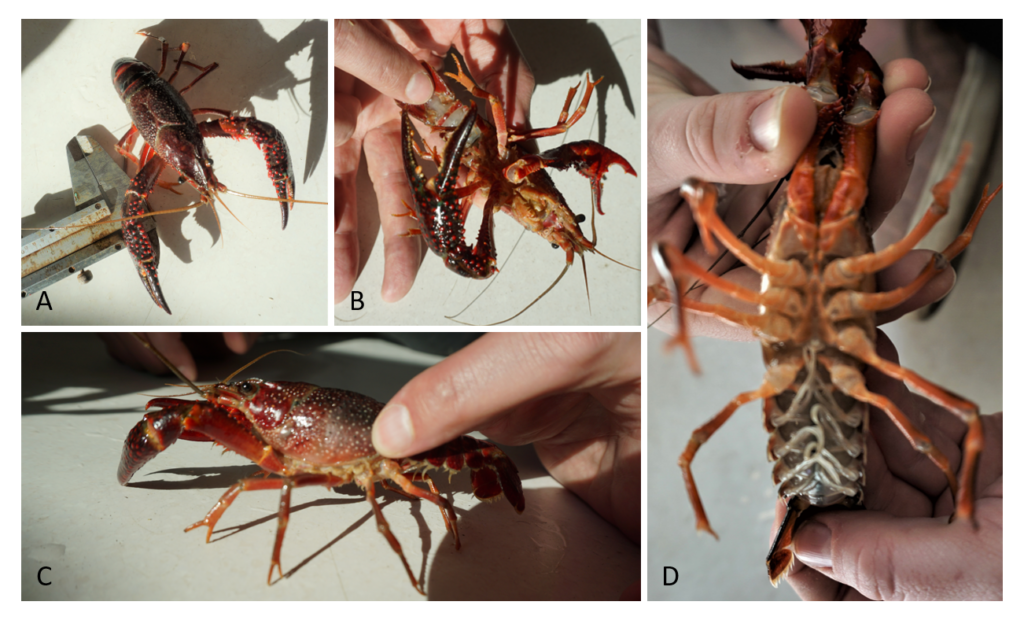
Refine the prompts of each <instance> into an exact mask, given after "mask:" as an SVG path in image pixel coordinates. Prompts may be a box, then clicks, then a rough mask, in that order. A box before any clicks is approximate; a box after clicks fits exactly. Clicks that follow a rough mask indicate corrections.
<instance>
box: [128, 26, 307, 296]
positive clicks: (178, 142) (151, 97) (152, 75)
mask: <svg viewBox="0 0 1024 620" xmlns="http://www.w3.org/2000/svg"><path fill="white" fill-rule="evenodd" d="M140 34H143V35H145V36H149V37H152V35H149V34H146V33H140ZM154 38H160V37H154ZM160 41H161V43H162V47H161V54H160V70H159V71H154V70H153V69H152V68H151V67H150V66H149V65H147V64H145V63H144V62H141V61H139V60H136V59H134V58H121V59H120V60H118V61H116V62H115V63H114V65H113V67H112V68H111V78H112V79H113V82H114V87H115V88H116V89H117V94H118V95H119V96H120V97H121V99H122V100H123V101H124V103H125V106H126V107H127V109H128V114H129V115H130V116H131V119H132V126H131V128H130V129H129V130H128V132H127V133H126V134H125V135H124V137H122V138H121V140H120V141H119V142H118V143H117V151H118V152H119V153H121V154H122V155H123V156H124V157H125V158H126V159H128V160H129V161H132V162H134V163H135V164H137V165H138V168H139V171H138V174H137V175H136V177H135V178H134V180H133V181H132V183H131V185H129V186H128V190H127V191H126V192H125V198H124V206H123V209H122V212H123V216H124V218H125V219H124V222H123V223H122V231H123V234H124V239H125V243H126V244H127V246H128V251H129V254H130V255H131V257H132V261H134V263H135V267H136V269H137V271H138V273H139V277H140V278H142V283H143V285H144V286H145V287H146V291H148V292H149V295H150V297H152V298H153V301H154V302H155V303H156V304H157V305H158V306H160V307H161V308H162V309H163V310H164V311H165V312H167V314H170V313H171V310H170V307H169V306H168V305H167V301H166V300H165V299H164V295H163V291H161V289H160V281H159V279H158V278H157V266H158V264H159V262H160V245H159V242H157V243H155V244H154V243H151V242H150V240H149V237H148V236H147V235H146V232H145V231H144V230H143V228H142V225H141V223H140V222H139V218H141V217H144V216H146V214H147V213H148V212H149V210H150V209H149V203H148V202H147V200H146V199H147V197H148V196H149V194H150V193H151V192H152V191H153V187H154V185H156V184H157V182H158V179H159V177H160V173H161V172H163V170H164V167H165V166H170V167H171V168H173V169H174V170H175V171H176V172H177V173H178V175H179V176H180V177H181V178H182V179H184V180H185V181H187V182H188V183H189V184H190V185H191V186H192V187H194V188H195V189H196V190H197V191H198V192H199V194H200V203H201V204H203V203H205V204H209V205H210V206H211V207H212V206H213V201H214V199H217V200H219V199H220V198H219V196H218V193H219V192H225V191H227V188H226V187H225V186H224V185H223V184H222V183H220V182H219V181H218V180H217V177H216V176H214V173H213V160H212V159H211V158H210V155H209V153H208V152H207V150H206V145H205V143H204V142H203V139H204V138H214V137H218V138H234V139H236V140H241V139H247V140H252V141H253V142H254V143H255V144H256V145H257V146H258V147H260V149H261V150H262V151H263V156H264V159H265V160H266V164H267V171H268V173H269V175H270V179H271V180H272V181H273V183H274V188H275V190H276V192H277V197H278V200H280V201H281V228H282V229H283V228H285V227H286V226H287V225H288V209H289V203H291V202H294V199H295V174H294V173H293V172H292V164H291V159H290V157H289V155H288V145H287V144H286V143H285V140H284V136H283V135H281V132H279V131H278V130H277V129H276V128H274V126H273V125H270V124H269V123H265V122H263V121H259V120H256V119H255V118H245V117H239V116H234V115H232V114H231V112H229V111H227V110H218V109H215V108H196V109H195V110H192V109H191V108H189V105H188V104H187V103H186V102H185V99H184V98H183V97H182V94H183V93H185V92H187V91H188V90H189V89H190V88H192V87H193V86H194V85H195V84H196V82H198V81H199V80H201V79H202V78H203V77H205V76H206V75H208V74H209V73H210V72H211V71H213V70H214V69H216V68H217V63H212V64H210V65H207V66H206V67H201V66H199V65H196V64H194V63H192V62H189V61H186V60H185V53H186V52H187V51H188V49H189V44H188V43H182V44H181V46H180V47H179V48H177V49H178V50H180V52H181V53H180V54H179V55H178V60H177V63H176V65H175V67H174V71H173V72H172V73H171V75H170V77H169V78H167V79H166V80H165V79H163V78H162V77H160V76H161V74H163V72H164V69H165V67H166V64H167V51H168V44H167V41H164V40H163V39H162V38H160ZM182 64H186V65H188V66H190V67H194V68H196V69H199V70H200V73H199V75H198V76H196V78H195V79H193V80H192V82H190V83H189V84H188V85H187V86H185V87H184V88H182V89H181V90H180V91H179V90H177V89H176V88H175V87H174V86H173V82H174V78H175V77H177V75H178V71H179V70H180V69H181V65H182ZM200 114H205V115H213V116H219V117H223V118H220V119H218V120H208V121H203V122H201V123H197V122H196V119H195V116H196V115H200ZM139 135H142V138H143V140H145V141H146V144H145V145H144V146H143V148H142V152H141V154H140V156H139V157H138V158H136V157H135V156H134V155H133V154H132V152H131V151H132V148H133V146H134V144H135V141H136V139H137V138H138V136H139ZM222 204H223V202H222ZM214 216H216V210H214Z"/></svg>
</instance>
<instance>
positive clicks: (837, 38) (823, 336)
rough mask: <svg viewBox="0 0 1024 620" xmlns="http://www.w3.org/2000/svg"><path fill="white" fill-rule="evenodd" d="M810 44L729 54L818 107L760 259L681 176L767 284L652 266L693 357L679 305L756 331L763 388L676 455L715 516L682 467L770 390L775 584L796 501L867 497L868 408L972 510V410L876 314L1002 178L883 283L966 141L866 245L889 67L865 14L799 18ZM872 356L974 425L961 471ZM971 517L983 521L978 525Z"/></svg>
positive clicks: (695, 502)
mask: <svg viewBox="0 0 1024 620" xmlns="http://www.w3.org/2000/svg"><path fill="white" fill-rule="evenodd" d="M803 24H804V28H805V30H806V32H807V40H808V45H809V51H808V52H807V53H806V55H805V56H804V57H803V58H802V59H801V60H799V61H797V62H795V63H791V64H787V63H782V62H776V63H768V64H764V65H756V66H738V65H735V64H734V65H733V67H734V69H735V70H736V71H737V72H739V73H740V74H741V75H743V76H744V77H749V78H755V77H757V78H764V79H772V80H780V81H789V82H803V83H805V84H806V88H807V92H808V93H809V94H810V95H811V97H812V98H813V99H814V100H815V102H816V104H817V107H818V123H817V127H816V129H815V132H814V134H813V136H812V138H811V141H810V143H809V145H808V146H807V148H806V149H805V151H804V152H803V154H802V155H801V156H800V158H799V159H798V160H797V163H796V166H795V168H794V169H793V172H792V175H791V178H790V182H789V186H788V189H787V195H786V201H785V204H784V206H783V207H782V208H780V209H779V211H778V212H777V214H776V216H775V219H774V224H773V226H772V231H771V236H770V240H769V245H768V250H767V253H766V255H765V256H761V255H760V254H758V253H757V252H755V251H754V250H753V249H752V248H751V247H750V246H748V245H747V244H746V243H744V242H743V241H742V240H740V239H739V238H738V237H737V236H736V234H735V233H733V232H732V231H731V230H730V229H729V227H728V226H727V225H726V224H725V222H724V221H723V220H722V219H721V217H720V216H719V215H718V213H717V212H716V211H715V207H716V202H717V201H716V196H717V194H716V190H715V188H714V186H713V185H711V184H709V183H706V182H704V181H699V180H692V179H691V180H687V181H685V182H684V183H683V186H682V190H681V195H682V196H683V198H684V199H685V200H686V201H687V202H688V203H689V204H690V206H691V208H692V210H693V215H694V220H695V222H696V224H697V227H698V228H699V230H700V237H701V240H702V241H703V243H704V246H705V248H706V251H707V252H708V253H711V254H714V253H715V252H716V249H715V241H714V238H716V237H717V239H718V240H719V241H720V242H721V243H722V244H723V245H724V246H725V247H726V248H727V249H728V250H729V251H730V252H731V253H732V254H733V255H735V257H736V258H737V259H739V260H740V261H741V262H743V263H744V264H746V265H747V266H749V267H750V268H752V269H754V270H755V271H756V272H758V273H760V274H761V275H762V285H761V289H760V291H753V290H748V289H746V288H744V287H742V286H739V285H737V284H736V283H735V282H730V281H728V280H725V279H723V278H720V277H718V276H716V275H714V274H711V273H709V272H708V271H707V270H706V269H704V268H702V267H700V266H699V265H698V264H697V263H695V262H694V261H691V260H690V259H689V258H687V257H686V256H685V255H684V254H683V253H682V252H680V251H679V250H678V249H676V248H673V247H672V246H670V245H667V244H660V245H658V246H657V247H656V248H655V250H656V251H655V263H656V264H657V265H658V268H659V270H660V271H661V273H662V277H663V278H664V280H665V282H666V284H667V288H664V289H660V290H659V289H656V290H654V291H652V292H651V294H650V295H651V297H653V298H659V299H666V298H668V297H669V295H671V296H672V297H673V298H674V300H675V302H676V304H677V307H678V308H679V321H680V322H679V333H678V335H677V337H676V340H675V341H674V342H675V344H678V345H680V346H682V347H683V348H684V349H685V350H686V352H687V354H688V356H689V359H690V363H691V366H693V367H694V368H695V367H696V362H695V358H694V356H693V352H692V349H691V347H690V343H689V341H688V338H687V335H686V331H685V325H684V322H683V316H684V314H685V312H684V311H683V309H687V310H690V311H695V312H700V313H706V314H710V315H713V316H717V317H719V318H722V319H724V320H726V321H729V322H731V323H734V324H737V325H742V326H745V327H748V328H750V329H751V330H752V331H753V332H754V333H755V334H756V335H757V336H758V338H759V339H760V340H761V342H762V348H763V355H764V360H765V364H766V366H767V368H768V370H767V372H766V373H765V376H764V381H763V383H762V385H761V386H760V387H759V388H758V389H756V390H752V391H749V392H745V393H743V394H740V395H738V396H737V397H735V398H734V399H732V401H731V402H730V403H729V404H728V405H727V406H726V407H725V408H723V409H722V410H721V411H720V412H719V413H718V414H716V415H715V416H714V417H713V418H711V419H710V420H709V421H708V422H706V423H705V424H704V425H702V426H701V427H699V428H698V429H697V430H695V431H694V432H693V434H692V436H691V438H690V441H689V443H688V444H687V446H686V449H685V451H684V452H683V454H682V455H681V456H680V457H679V465H680V467H681V468H682V471H683V478H684V481H685V485H686V490H687V493H688V495H689V499H690V502H691V504H692V506H693V510H694V513H695V514H696V522H697V528H698V529H700V530H704V531H707V532H709V533H711V534H714V532H713V531H712V529H711V526H710V523H709V521H708V518H707V515H706V514H705V511H704V507H703V505H702V503H701V500H700V496H699V494H698V492H697V487H696V483H695V481H694V478H693V475H692V472H691V469H690V465H691V463H692V461H693V459H694V457H695V455H696V453H697V450H698V449H699V448H700V446H701V445H702V444H703V443H705V442H706V441H707V440H708V439H709V438H710V437H711V436H712V435H713V434H714V433H715V431H717V430H718V429H719V428H720V427H721V426H722V425H723V424H724V423H725V422H726V421H727V420H728V419H729V418H730V417H731V416H732V414H733V413H734V412H735V411H736V409H737V408H739V407H740V406H742V405H743V404H745V403H748V402H751V401H755V400H757V399H764V400H765V404H764V425H765V428H766V430H767V431H768V432H769V433H771V437H770V439H769V444H768V456H769V459H770V460H772V461H774V462H775V465H774V470H773V478H774V482H775V484H777V485H779V489H778V494H779V498H780V499H781V501H782V502H784V503H785V505H786V512H785V516H784V519H783V522H782V524H781V526H780V528H779V531H778V532H777V534H776V537H775V540H774V542H773V543H772V546H771V549H770V550H769V553H768V557H767V561H766V563H767V567H768V574H769V577H770V579H771V581H772V584H773V585H776V584H777V583H778V581H779V580H780V579H781V578H782V577H783V576H785V575H786V573H787V572H788V571H789V570H790V568H791V567H792V566H793V562H794V555H793V534H794V531H795V529H796V526H797V523H798V520H799V519H800V517H801V515H802V514H803V513H804V512H805V511H813V510H817V509H822V508H827V507H838V506H842V507H848V508H859V507H863V503H864V488H865V487H864V485H865V474H866V468H865V450H866V446H867V442H866V435H867V433H868V429H867V421H868V407H869V406H873V407H875V408H877V409H879V410H881V411H882V412H884V413H885V414H886V416H887V417H888V418H889V419H890V420H891V421H892V422H893V423H894V424H895V425H896V427H898V428H899V430H900V431H901V432H902V434H903V435H904V436H905V437H906V438H907V440H908V441H910V443H911V444H912V445H913V446H914V448H915V449H916V450H917V451H918V452H920V453H922V454H924V455H925V456H927V457H928V458H929V459H930V460H931V461H932V462H933V463H934V464H935V466H936V467H938V468H939V470H941V471H942V473H943V474H944V475H945V478H946V480H947V482H948V485H949V488H950V489H951V491H952V494H953V496H954V497H955V500H956V512H955V514H954V515H953V517H954V518H956V519H962V520H967V521H973V519H974V509H975V505H974V503H975V502H974V494H975V478H976V473H977V465H978V459H979V456H980V453H981V450H982V448H983V445H982V443H983V442H982V423H981V420H980V418H979V415H978V407H977V405H975V404H974V403H972V402H970V401H968V400H966V399H963V398H961V397H959V396H957V395H955V394H953V393H951V392H949V391H948V390H945V389H943V388H942V387H940V386H938V385H935V384H934V383H931V382H929V381H928V380H926V379H924V378H922V377H921V376H920V375H918V374H916V373H914V372H913V371H911V370H908V369H906V368H903V367H901V366H900V365H899V364H896V363H893V362H890V361H888V360H886V359H883V358H881V357H880V356H879V355H878V354H877V353H876V351H875V343H876V328H875V313H876V312H878V311H882V310H888V309H891V308H894V307H896V306H898V305H899V304H901V303H903V302H905V301H907V300H908V299H909V298H910V297H911V296H912V295H913V294H914V293H916V292H917V291H919V290H920V289H921V288H922V287H923V286H924V285H925V284H926V283H927V282H928V281H929V280H931V279H932V278H933V277H935V276H936V275H937V274H939V273H941V272H942V271H943V270H944V269H946V268H947V267H948V262H949V261H950V260H952V259H953V258H954V257H956V256H957V255H958V254H960V253H961V252H962V251H963V250H964V248H966V247H967V245H968V244H969V243H970V241H971V238H972V235H973V233H974V230H975V229H976V227H977V226H978V223H979V222H980V220H981V216H982V214H983V213H984V212H985V209H986V208H987V207H988V205H989V203H990V202H991V201H992V199H993V198H994V197H995V194H996V193H998V192H999V191H1000V189H1001V187H1002V186H1000V187H999V188H997V189H996V191H995V193H993V194H988V188H987V187H986V188H985V190H984V192H983V195H982V198H981V200H980V202H979V203H978V206H977V208H976V209H975V211H974V215H973V216H972V218H971V220H970V222H969V223H968V224H967V227H966V229H965V230H964V232H963V233H961V234H960V236H959V237H957V238H956V239H955V240H954V241H953V242H952V243H951V244H950V245H949V246H948V247H947V248H946V249H945V250H944V251H943V252H941V253H938V252H936V253H935V254H934V255H933V256H932V259H931V261H930V262H929V263H928V264H927V265H926V266H925V267H924V269H923V270H922V271H921V272H920V274H919V275H918V276H917V277H916V278H915V279H914V280H913V281H912V282H911V283H909V284H907V285H906V286H903V287H901V288H897V289H895V290H891V291H885V292H876V290H875V274H876V273H877V272H878V271H880V270H882V269H884V268H886V267H888V266H890V265H893V264H894V263H895V262H896V261H898V260H899V259H901V258H903V257H904V256H905V255H906V254H907V253H908V252H909V251H910V250H911V249H913V248H914V246H915V245H916V244H917V243H918V242H919V241H920V240H921V239H922V237H924V235H925V234H927V232H928V231H929V230H930V229H931V228H932V227H933V226H934V225H935V223H936V222H937V221H938V220H939V219H940V218H942V217H943V216H944V215H945V214H946V211H947V210H948V208H949V197H950V192H951V191H952V189H953V187H954V186H955V185H956V183H957V180H958V179H959V176H960V174H961V171H962V169H963V167H964V165H965V162H966V160H967V157H968V155H969V152H970V149H969V148H967V147H965V148H964V149H963V150H962V152H961V155H960V157H959V159H958V160H957V163H956V165H955V166H954V167H953V169H952V170H951V171H950V172H949V173H948V174H947V175H946V177H945V178H944V179H943V180H942V181H941V182H940V183H939V184H938V185H937V186H936V187H935V188H934V190H933V195H934V202H933V203H932V205H931V207H930V208H929V210H928V211H927V213H926V214H925V216H924V217H923V218H922V219H921V220H920V221H919V222H918V224H917V225H916V226H915V227H914V228H913V229H912V230H911V231H910V232H909V233H908V234H907V235H906V236H905V237H904V238H903V239H902V240H900V241H898V242H896V243H894V244H892V245H890V246H889V247H887V248H884V249H882V250H879V251H875V250H874V248H873V246H872V242H871V238H870V235H869V228H868V224H867V220H866V214H865V213H864V210H863V207H864V203H865V199H866V195H867V187H868V175H869V173H870V171H871V168H872V162H873V159H874V154H875V137H876V136H875V132H876V124H877V122H878V117H879V108H880V106H881V103H882V100H883V98H884V93H883V90H882V72H881V69H880V68H879V66H878V64H877V63H876V62H875V60H874V58H873V57H872V56H871V54H870V53H869V52H868V51H867V50H865V49H864V47H863V46H862V45H861V43H860V38H861V35H862V34H863V32H864V28H865V22H864V21H863V20H803ZM692 278H696V279H700V280H702V281H703V282H704V283H705V284H706V285H707V286H709V287H712V288H715V289H717V290H719V291H722V292H724V293H726V294H728V295H730V296H731V297H733V298H735V299H737V300H740V301H743V302H746V303H749V304H753V305H755V306H757V308H758V309H757V311H755V312H742V311H738V310H735V309H732V308H730V307H727V306H724V305H716V304H709V303H704V302H700V301H693V300H690V299H687V298H686V297H685V295H686V292H687V288H686V285H687V284H688V283H687V279H692ZM869 367H870V368H874V369H876V370H877V371H880V372H881V373H883V374H885V375H888V376H889V377H892V378H894V379H896V380H899V381H903V382H906V383H907V384H908V385H910V386H911V387H913V388H914V389H915V390H916V391H917V392H919V393H921V394H923V395H924V396H926V397H928V398H929V399H931V400H932V401H934V402H936V403H938V404H939V405H941V406H942V407H944V408H946V409H947V410H949V411H951V412H953V413H954V414H955V415H957V416H958V417H959V418H960V419H962V420H963V422H964V423H965V424H966V426H967V432H966V437H965V439H964V445H963V446H962V449H963V460H962V467H961V470H960V475H959V479H958V478H957V476H956V473H955V471H954V468H952V467H951V466H950V463H949V461H948V459H947V458H946V456H945V455H943V454H942V452H941V451H940V450H939V449H937V448H936V447H935V446H934V445H933V443H932V441H931V439H929V438H928V437H927V436H926V435H925V434H924V433H923V432H921V431H920V430H919V429H918V428H917V426H916V425H915V423H914V421H913V418H912V417H908V415H905V414H904V412H902V411H901V410H900V409H899V408H898V407H897V406H896V404H895V403H893V402H892V401H891V400H889V399H888V398H887V397H886V396H884V395H882V394H878V393H875V392H872V391H871V390H869V388H868V387H867V385H866V384H865V378H864V373H865V371H866V369H867V368H869ZM975 525H976V524H975Z"/></svg>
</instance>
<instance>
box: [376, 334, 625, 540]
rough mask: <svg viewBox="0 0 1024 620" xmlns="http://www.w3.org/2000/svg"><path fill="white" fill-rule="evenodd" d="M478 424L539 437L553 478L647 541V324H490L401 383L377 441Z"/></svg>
mask: <svg viewBox="0 0 1024 620" xmlns="http://www.w3.org/2000/svg"><path fill="white" fill-rule="evenodd" d="M510 369H513V370H512V371H510ZM473 430H479V431H480V432H482V433H484V434H485V435H487V436H488V437H490V438H492V439H494V440H495V441H498V442H501V443H506V444H511V445H520V444H525V443H531V442H532V443H533V444H534V447H535V448H536V450H537V455H538V456H539V457H540V460H541V462H542V463H543V464H544V466H545V467H546V468H547V469H548V471H549V472H550V473H551V476H552V477H553V478H554V479H555V480H557V481H558V482H560V483H561V484H562V485H563V486H565V487H566V488H567V489H569V490H570V491H572V492H573V493H575V494H576V495H577V496H579V497H580V499H582V500H583V501H584V502H586V503H587V504H588V505H590V507H591V508H593V509H594V511H595V512H597V513H598V514H599V515H601V517H603V518H604V519H605V520H607V521H609V522H610V523H612V524H613V525H615V526H616V527H617V528H618V529H619V530H620V531H621V532H622V533H623V534H625V535H626V536H627V537H628V538H629V539H630V540H632V541H633V542H634V543H636V544H640V462H641V459H640V335H639V334H635V333H633V334H612V333H581V334H573V333H542V334H527V333H491V334H487V335H485V336H484V337H482V338H480V339H479V340H477V341H476V342H474V343H472V344H470V345H469V346H467V347H466V348H464V349H462V350H460V351H458V352H457V353H454V354H453V355H451V356H450V357H448V358H447V359H445V360H444V361H442V362H440V363H439V364H437V365H435V366H433V367H431V368H428V369H427V370H425V371H424V372H422V373H420V374H419V375H418V376H417V377H416V378H414V379H413V380H412V381H410V382H409V383H408V384H407V385H406V386H405V387H403V388H402V389H401V390H400V391H399V392H398V394H396V395H395V396H394V398H392V399H391V401H390V402H389V403H388V404H387V406H386V407H385V408H384V409H383V410H382V411H381V412H380V415H378V416H377V421H376V422H375V423H374V425H373V445H374V447H375V448H376V449H377V451H378V452H379V453H380V454H382V455H384V456H387V457H391V458H400V457H404V456H410V455H412V454H416V453H417V452H422V451H424V450H427V449H430V448H433V447H435V446H437V445H439V444H441V443H444V442H446V441H450V440H451V439H453V438H455V437H457V436H459V435H462V434H464V433H466V432H469V431H473Z"/></svg>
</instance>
